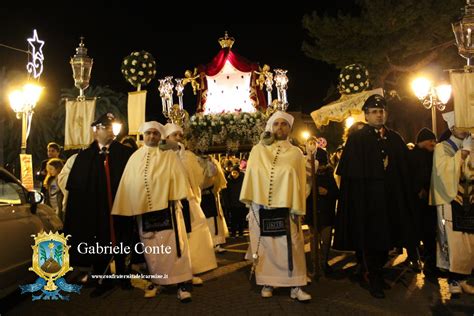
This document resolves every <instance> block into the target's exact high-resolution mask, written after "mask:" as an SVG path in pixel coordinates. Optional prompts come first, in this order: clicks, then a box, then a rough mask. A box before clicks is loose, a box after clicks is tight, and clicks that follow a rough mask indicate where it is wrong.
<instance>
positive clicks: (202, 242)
mask: <svg viewBox="0 0 474 316" xmlns="http://www.w3.org/2000/svg"><path fill="white" fill-rule="evenodd" d="M162 138H165V139H166V141H167V142H170V143H171V144H175V145H176V146H174V148H175V152H176V153H177V154H178V157H179V159H180V160H181V162H182V163H183V167H184V168H185V172H186V174H187V176H188V181H189V184H190V189H191V190H192V192H193V197H192V198H190V199H188V200H182V201H181V202H182V204H183V214H184V213H185V210H186V211H187V214H185V221H186V220H188V221H189V223H186V227H187V228H188V229H189V230H190V231H188V239H189V248H190V253H191V266H192V270H193V274H194V275H196V274H199V273H203V272H206V271H209V270H212V269H215V268H217V262H216V255H215V253H214V244H213V240H212V237H211V233H210V231H209V227H208V226H207V220H206V216H205V215H204V212H203V211H202V209H201V188H200V187H199V186H200V185H201V184H202V182H203V181H204V170H203V169H202V167H201V165H200V164H199V162H198V158H197V156H196V155H195V154H193V153H192V152H191V151H189V150H186V149H185V147H184V145H183V144H182V140H183V129H182V128H181V127H180V126H179V125H176V124H174V123H168V124H166V125H165V127H164V135H163V137H162ZM187 217H188V218H187ZM200 284H202V280H201V278H199V277H193V285H200Z"/></svg>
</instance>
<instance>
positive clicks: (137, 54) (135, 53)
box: [132, 52, 140, 56]
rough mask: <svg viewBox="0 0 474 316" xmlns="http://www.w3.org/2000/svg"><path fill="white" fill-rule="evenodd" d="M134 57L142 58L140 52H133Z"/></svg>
mask: <svg viewBox="0 0 474 316" xmlns="http://www.w3.org/2000/svg"><path fill="white" fill-rule="evenodd" d="M132 55H133V56H140V53H139V52H133V54H132Z"/></svg>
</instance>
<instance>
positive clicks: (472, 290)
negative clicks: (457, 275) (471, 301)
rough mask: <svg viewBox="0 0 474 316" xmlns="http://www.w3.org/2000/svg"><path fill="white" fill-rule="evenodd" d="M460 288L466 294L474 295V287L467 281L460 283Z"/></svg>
mask: <svg viewBox="0 0 474 316" xmlns="http://www.w3.org/2000/svg"><path fill="white" fill-rule="evenodd" d="M459 286H461V289H462V291H463V292H464V293H466V294H474V286H472V285H470V284H468V283H467V281H466V280H464V281H461V282H459Z"/></svg>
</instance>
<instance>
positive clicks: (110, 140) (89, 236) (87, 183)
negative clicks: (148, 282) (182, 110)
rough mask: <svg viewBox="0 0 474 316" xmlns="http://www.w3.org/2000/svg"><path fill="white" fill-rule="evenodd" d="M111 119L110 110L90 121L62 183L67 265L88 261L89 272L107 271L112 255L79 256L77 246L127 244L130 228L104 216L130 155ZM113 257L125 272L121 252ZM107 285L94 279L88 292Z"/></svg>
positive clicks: (118, 218)
mask: <svg viewBox="0 0 474 316" xmlns="http://www.w3.org/2000/svg"><path fill="white" fill-rule="evenodd" d="M114 121H115V118H114V116H113V114H111V113H106V114H104V115H102V116H101V117H100V118H98V119H97V120H96V121H95V122H93V123H92V124H91V126H92V127H93V129H94V137H95V141H94V142H93V143H92V144H90V145H89V147H88V148H86V149H84V150H82V151H80V152H79V153H78V155H77V157H76V160H75V161H74V164H73V166H72V168H71V171H70V173H69V176H68V180H67V184H66V189H67V190H68V192H69V196H68V199H67V206H66V217H65V222H64V232H65V234H70V235H71V237H70V239H69V240H70V243H71V248H70V251H69V254H70V258H71V265H72V266H74V265H77V266H91V265H92V268H93V271H92V273H93V274H99V275H102V274H106V271H107V270H109V269H108V266H109V263H110V262H111V259H112V255H104V254H81V253H79V252H78V245H79V244H80V243H86V244H87V245H88V246H95V245H96V243H98V244H99V245H100V246H113V245H119V244H120V242H123V243H124V245H127V244H129V243H130V239H131V234H132V230H133V222H132V220H131V219H130V218H127V217H123V216H112V215H110V210H111V209H112V203H113V200H114V198H115V193H116V191H117V188H118V185H119V183H120V178H121V177H122V173H123V170H124V168H125V165H126V164H127V161H128V159H129V158H130V156H131V155H132V153H133V150H132V149H131V148H130V147H127V146H124V145H122V144H121V143H119V142H117V141H115V140H114V135H113V131H112V123H114ZM81 252H84V251H83V250H82V251H81ZM114 259H115V263H116V270H117V273H118V274H121V273H123V272H125V256H124V255H123V254H119V255H115V258H114ZM109 271H110V270H109ZM128 281H129V280H128ZM110 283H111V282H98V284H97V287H96V289H95V290H94V291H93V292H92V293H91V296H100V295H102V294H103V293H104V292H105V291H106V290H108V289H110V288H111V286H110V285H111V284H110ZM124 284H125V282H124ZM129 284H130V283H129V282H128V284H126V285H125V286H128V285H129Z"/></svg>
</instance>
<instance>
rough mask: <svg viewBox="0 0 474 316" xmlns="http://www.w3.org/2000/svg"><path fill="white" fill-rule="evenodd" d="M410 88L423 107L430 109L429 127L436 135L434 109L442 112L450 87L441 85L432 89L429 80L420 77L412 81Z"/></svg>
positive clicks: (448, 96) (449, 96) (449, 93)
mask: <svg viewBox="0 0 474 316" xmlns="http://www.w3.org/2000/svg"><path fill="white" fill-rule="evenodd" d="M411 87H412V89H413V92H414V93H415V95H416V97H417V98H418V99H419V100H420V101H422V103H423V106H424V107H425V108H426V109H431V124H432V125H431V126H432V130H433V133H435V135H436V109H438V110H439V111H444V109H445V108H446V104H447V103H448V101H449V99H450V98H451V85H448V84H441V85H438V86H436V87H434V86H433V83H432V82H431V81H430V80H428V79H426V78H423V77H420V78H416V79H415V80H413V81H412V84H411Z"/></svg>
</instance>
